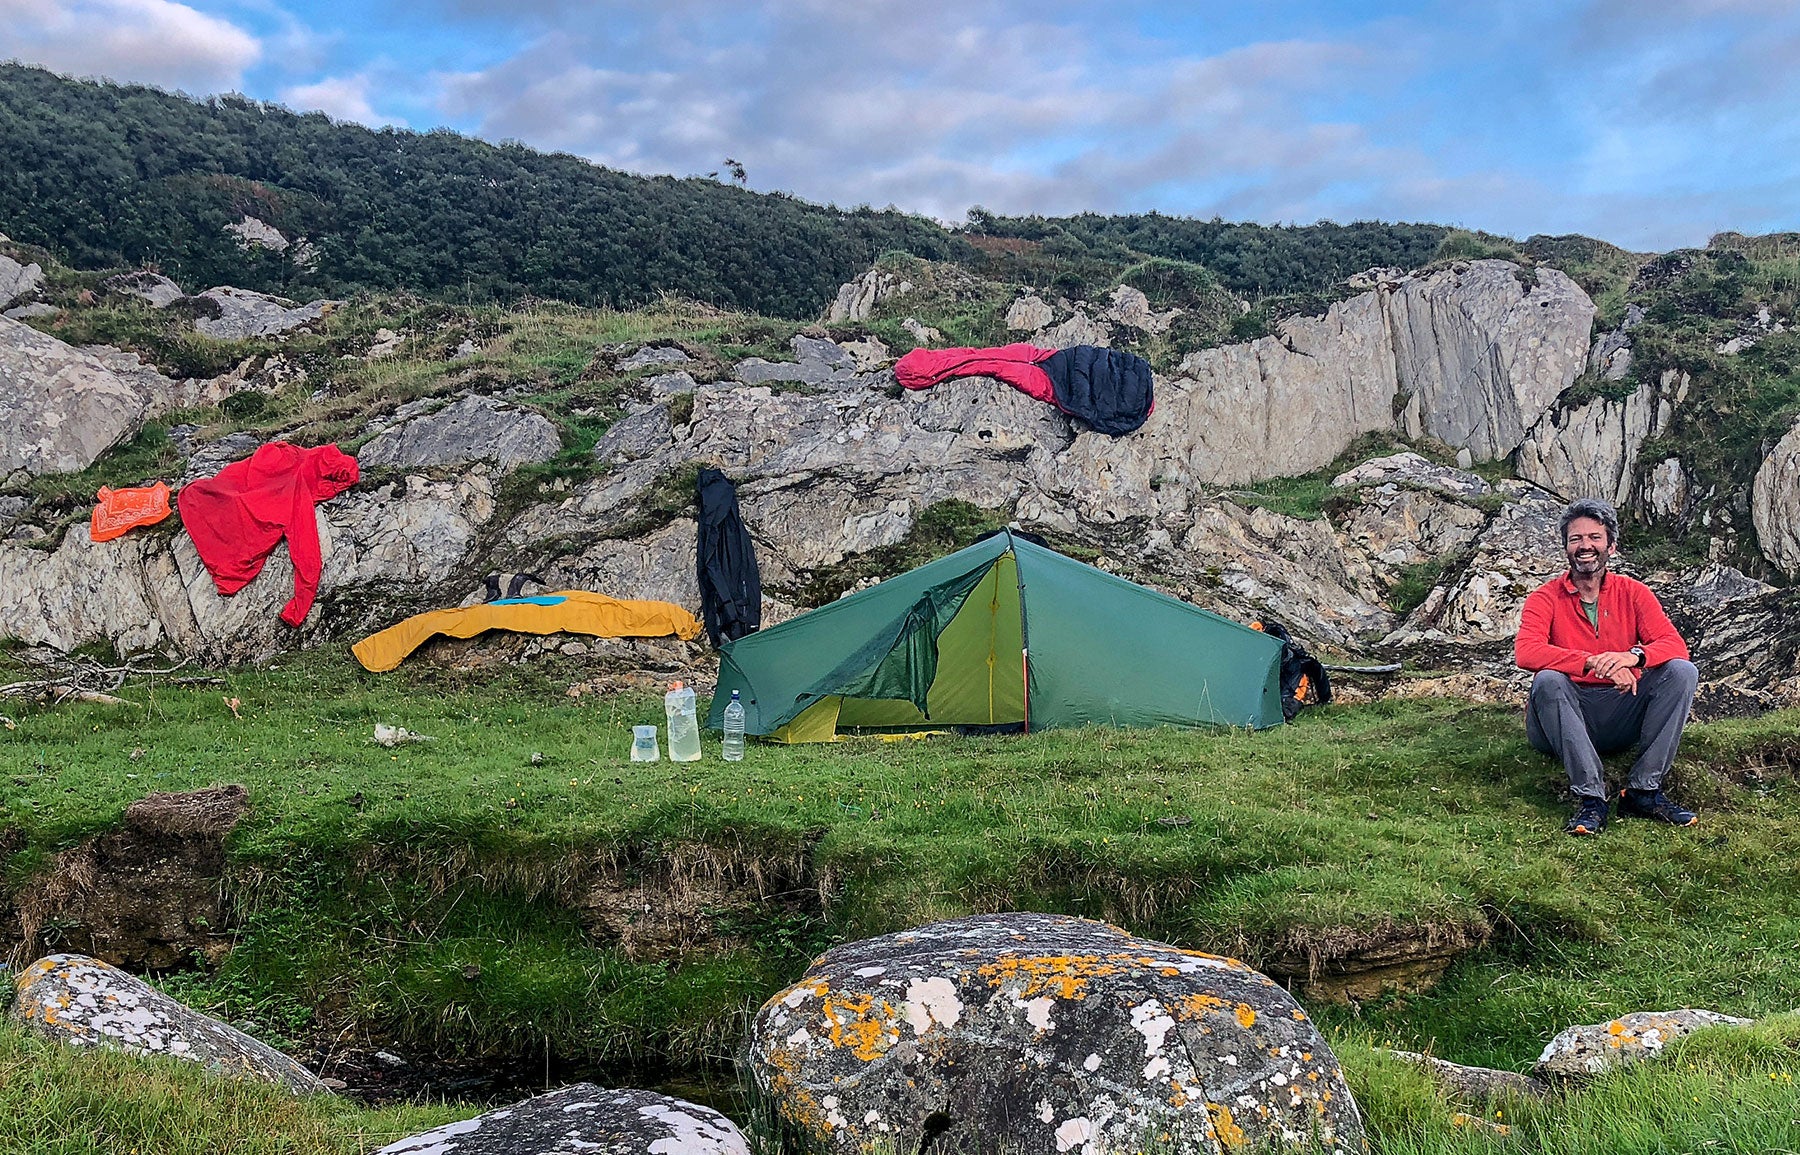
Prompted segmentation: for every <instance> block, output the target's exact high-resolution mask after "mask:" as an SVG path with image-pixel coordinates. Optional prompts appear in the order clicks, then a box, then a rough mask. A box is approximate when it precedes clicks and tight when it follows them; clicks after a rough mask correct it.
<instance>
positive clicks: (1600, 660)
mask: <svg viewBox="0 0 1800 1155" xmlns="http://www.w3.org/2000/svg"><path fill="white" fill-rule="evenodd" d="M1585 664H1586V666H1587V668H1588V669H1589V670H1591V671H1593V672H1594V673H1595V674H1598V675H1599V676H1600V677H1602V678H1611V679H1612V683H1613V685H1615V686H1619V688H1620V689H1624V686H1622V685H1620V683H1619V679H1618V675H1619V673H1620V672H1622V671H1625V670H1631V669H1635V668H1636V667H1637V664H1638V658H1637V655H1636V654H1634V653H1632V652H1631V651H1630V650H1608V651H1607V652H1606V653H1604V654H1590V655H1589V656H1588V660H1587V662H1586V663H1585ZM1636 680H1637V679H1635V678H1633V679H1632V681H1633V682H1636Z"/></svg>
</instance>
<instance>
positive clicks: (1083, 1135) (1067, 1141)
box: [1056, 1115, 1094, 1151]
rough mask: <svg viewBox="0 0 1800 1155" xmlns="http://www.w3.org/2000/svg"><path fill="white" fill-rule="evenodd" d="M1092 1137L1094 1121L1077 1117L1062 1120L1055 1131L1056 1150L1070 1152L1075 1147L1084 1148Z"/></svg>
mask: <svg viewBox="0 0 1800 1155" xmlns="http://www.w3.org/2000/svg"><path fill="white" fill-rule="evenodd" d="M1093 1137H1094V1121H1093V1120H1092V1119H1088V1118H1086V1117H1084V1116H1080V1115H1077V1116H1076V1117H1075V1118H1073V1119H1064V1120H1063V1122H1062V1125H1061V1126H1060V1127H1058V1128H1057V1129H1056V1149H1057V1150H1058V1151H1072V1150H1074V1149H1075V1148H1076V1147H1079V1146H1085V1145H1086V1144H1087V1141H1088V1140H1089V1139H1092V1138H1093Z"/></svg>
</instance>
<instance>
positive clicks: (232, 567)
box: [176, 441, 357, 626]
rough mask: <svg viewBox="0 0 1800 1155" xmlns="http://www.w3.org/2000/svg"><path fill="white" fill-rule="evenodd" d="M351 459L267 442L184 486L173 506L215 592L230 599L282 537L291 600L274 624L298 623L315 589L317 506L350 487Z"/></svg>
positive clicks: (335, 451) (331, 448) (319, 564)
mask: <svg viewBox="0 0 1800 1155" xmlns="http://www.w3.org/2000/svg"><path fill="white" fill-rule="evenodd" d="M356 476H357V469H356V458H354V457H351V456H350V455H348V454H346V453H344V452H343V451H342V450H340V449H339V448H338V447H337V446H335V445H321V446H319V447H318V448H317V449H302V448H300V447H299V446H298V445H290V444H288V443H287V442H285V441H271V442H269V444H267V445H264V446H262V447H261V448H259V449H257V451H256V452H255V453H252V454H251V455H250V456H249V457H247V458H245V459H244V460H243V461H234V462H232V463H231V464H230V465H227V466H226V467H225V468H224V469H221V470H220V471H219V475H218V476H217V477H208V478H206V479H204V480H201V481H196V482H193V483H192V484H190V485H187V486H185V487H184V488H183V489H182V491H181V496H180V497H178V498H176V505H177V506H178V507H179V508H180V510H181V523H182V524H183V525H184V526H186V527H187V531H188V536H189V537H192V538H193V539H194V548H195V549H196V550H198V551H199V553H200V560H201V562H203V563H204V564H205V565H206V570H207V572H208V573H210V574H212V578H213V584H214V585H215V586H217V587H218V589H219V593H220V594H221V595H223V596H225V597H230V596H231V595H232V594H235V593H237V592H238V591H239V590H241V589H243V588H244V587H245V586H247V585H249V584H250V583H251V581H253V580H254V579H255V578H256V575H257V574H259V573H261V572H262V567H263V562H264V561H266V560H268V557H269V553H270V551H272V550H273V549H274V548H275V543H276V542H278V541H280V540H281V539H282V538H283V537H284V536H285V537H286V538H287V543H288V556H289V557H290V558H292V559H293V562H294V596H293V598H292V599H290V600H289V602H288V604H287V605H286V606H284V607H283V608H282V611H281V620H282V621H284V622H286V623H287V624H288V625H290V626H298V625H299V624H300V623H301V622H303V621H305V620H306V613H307V611H308V610H310V609H312V604H313V596H314V595H315V594H317V593H318V592H319V571H320V570H321V569H322V568H323V566H324V559H323V558H322V557H320V554H319V523H318V521H317V519H316V518H315V516H314V514H313V505H314V503H316V502H320V501H327V500H329V499H331V498H333V497H336V496H337V495H338V494H340V493H342V492H344V490H346V489H349V488H350V487H351V486H352V485H355V484H356Z"/></svg>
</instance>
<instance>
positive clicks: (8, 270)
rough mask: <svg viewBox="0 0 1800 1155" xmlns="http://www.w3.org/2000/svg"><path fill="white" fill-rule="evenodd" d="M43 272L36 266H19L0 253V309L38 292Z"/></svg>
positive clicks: (42, 281) (42, 280)
mask: <svg viewBox="0 0 1800 1155" xmlns="http://www.w3.org/2000/svg"><path fill="white" fill-rule="evenodd" d="M43 283H44V270H43V269H42V268H41V267H39V266H38V265H36V264H30V265H21V264H20V263H19V262H17V261H15V260H13V259H12V258H11V257H9V256H7V255H6V254H5V253H0V309H4V308H7V307H8V306H11V305H15V304H18V303H19V302H21V301H24V300H26V299H28V298H29V297H31V296H32V295H33V294H34V293H36V292H37V291H38V286H39V285H42V284H43Z"/></svg>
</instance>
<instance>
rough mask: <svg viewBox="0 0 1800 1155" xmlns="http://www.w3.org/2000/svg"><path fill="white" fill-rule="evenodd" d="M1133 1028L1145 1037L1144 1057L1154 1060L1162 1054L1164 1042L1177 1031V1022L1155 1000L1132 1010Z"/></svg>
mask: <svg viewBox="0 0 1800 1155" xmlns="http://www.w3.org/2000/svg"><path fill="white" fill-rule="evenodd" d="M1131 1026H1132V1029H1133V1030H1135V1031H1137V1033H1138V1034H1140V1035H1142V1036H1144V1057H1145V1058H1146V1059H1153V1058H1155V1057H1156V1056H1157V1055H1159V1054H1161V1053H1162V1049H1163V1040H1165V1039H1166V1038H1168V1035H1169V1032H1170V1031H1172V1030H1174V1029H1175V1020H1174V1019H1173V1018H1171V1017H1170V1016H1169V1012H1167V1011H1165V1010H1164V1009H1163V1005H1162V1004H1161V1003H1159V1002H1157V1001H1156V1000H1155V999H1150V1000H1148V1001H1147V1002H1143V1003H1140V1004H1138V1005H1137V1006H1135V1007H1132V1008H1131Z"/></svg>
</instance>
